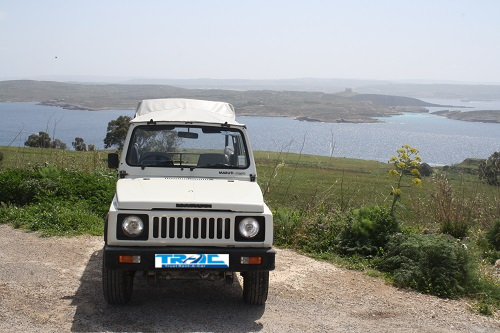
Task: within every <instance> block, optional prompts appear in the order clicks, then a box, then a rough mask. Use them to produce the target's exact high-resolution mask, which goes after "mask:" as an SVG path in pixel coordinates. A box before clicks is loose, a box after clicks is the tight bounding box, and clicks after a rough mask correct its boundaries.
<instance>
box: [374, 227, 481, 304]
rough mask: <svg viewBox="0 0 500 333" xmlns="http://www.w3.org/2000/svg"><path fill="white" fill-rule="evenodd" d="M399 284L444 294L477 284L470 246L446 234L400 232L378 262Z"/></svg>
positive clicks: (446, 295) (455, 294) (456, 294)
mask: <svg viewBox="0 0 500 333" xmlns="http://www.w3.org/2000/svg"><path fill="white" fill-rule="evenodd" d="M378 266H379V268H380V269H381V270H383V271H386V272H390V273H391V274H392V276H393V278H394V282H395V283H396V285H398V286H401V287H410V288H413V289H416V290H418V291H421V292H424V293H429V294H432V295H436V296H441V297H457V296H460V295H463V294H465V293H467V292H468V291H471V290H472V289H473V286H474V278H475V267H474V266H473V265H472V260H471V258H470V255H469V253H468V251H467V249H466V248H465V247H464V246H463V245H462V244H460V243H459V242H458V241H456V240H454V239H450V238H449V237H446V236H444V235H410V236H403V235H402V234H397V235H395V236H393V237H392V238H391V240H390V242H389V243H388V246H387V250H386V252H385V254H384V255H383V257H382V259H381V260H380V262H379V263H378Z"/></svg>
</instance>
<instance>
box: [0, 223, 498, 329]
mask: <svg viewBox="0 0 500 333" xmlns="http://www.w3.org/2000/svg"><path fill="white" fill-rule="evenodd" d="M102 246H103V242H102V240H101V238H100V237H90V236H81V237H76V238H58V237H55V238H39V237H37V236H36V235H35V234H32V233H25V232H23V231H20V230H15V229H13V228H11V227H10V226H7V225H0V331H1V332H18V331H24V332H67V331H76V332H80V331H104V332H109V331H129V332H135V331H141V332H148V331H164V332H179V331H180V332H191V331H197V332H199V331H202V332H205V331H209V332H247V331H254V332H255V331H262V332H500V320H499V319H498V315H497V317H496V318H487V317H483V316H479V315H476V314H473V313H471V312H470V311H468V310H467V309H468V307H469V306H468V304H467V302H466V301H463V300H461V301H454V300H443V299H439V298H436V297H432V296H427V295H422V294H418V293H414V292H410V291H404V290H398V289H396V288H394V287H392V286H389V285H387V284H385V283H384V282H383V281H382V280H380V279H374V278H372V277H369V276H367V275H365V274H363V273H360V272H355V271H349V270H345V269H340V268H337V267H336V266H334V265H331V264H328V263H324V262H319V261H315V260H313V259H310V258H307V257H304V256H301V255H298V254H296V253H295V252H293V251H288V250H279V251H278V254H277V263H276V264H277V269H276V270H275V271H274V272H272V273H271V280H270V293H269V298H268V301H267V304H266V305H265V306H248V305H246V304H244V303H243V301H242V299H241V298H242V287H241V281H238V282H235V283H234V284H233V285H231V286H225V285H224V284H223V282H222V281H215V282H211V281H168V282H164V283H161V284H159V285H156V286H153V287H147V286H146V281H145V279H144V278H143V276H142V275H138V276H137V277H136V280H135V285H134V288H135V289H134V296H133V297H132V301H131V302H130V303H129V304H128V305H126V306H110V305H107V304H106V302H105V301H104V299H103V297H102V290H101V273H100V267H101V248H102Z"/></svg>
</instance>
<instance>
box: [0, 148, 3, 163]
mask: <svg viewBox="0 0 500 333" xmlns="http://www.w3.org/2000/svg"><path fill="white" fill-rule="evenodd" d="M2 161H3V153H2V152H1V151H0V165H1V164H2Z"/></svg>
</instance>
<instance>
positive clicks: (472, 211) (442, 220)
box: [432, 177, 478, 238]
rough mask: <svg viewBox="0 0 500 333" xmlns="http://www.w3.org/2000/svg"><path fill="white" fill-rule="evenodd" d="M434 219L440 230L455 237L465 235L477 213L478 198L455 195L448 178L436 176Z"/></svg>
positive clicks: (433, 195)
mask: <svg viewBox="0 0 500 333" xmlns="http://www.w3.org/2000/svg"><path fill="white" fill-rule="evenodd" d="M436 185H437V187H436V191H435V192H434V193H433V194H432V198H433V199H434V202H433V203H434V206H435V209H434V220H435V221H436V222H438V223H439V224H440V232H442V233H444V234H448V235H451V236H453V237H455V238H463V237H466V236H467V234H468V233H469V228H470V226H471V224H472V222H473V220H474V217H475V216H476V214H477V200H478V198H474V197H472V198H471V197H466V196H461V197H457V196H456V195H455V193H454V191H453V189H452V186H451V184H450V182H449V181H448V179H446V178H445V177H437V178H436Z"/></svg>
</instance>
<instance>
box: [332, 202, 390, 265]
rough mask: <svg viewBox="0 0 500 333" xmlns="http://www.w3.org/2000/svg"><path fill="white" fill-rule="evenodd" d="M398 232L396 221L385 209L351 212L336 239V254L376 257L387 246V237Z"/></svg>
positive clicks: (375, 207)
mask: <svg viewBox="0 0 500 333" xmlns="http://www.w3.org/2000/svg"><path fill="white" fill-rule="evenodd" d="M399 230H400V226H399V223H398V221H397V220H396V219H395V218H394V216H392V215H391V213H390V211H389V210H387V209H385V208H382V207H379V206H373V207H364V208H361V209H356V210H353V211H351V212H350V213H349V214H348V216H347V219H346V224H345V227H344V229H343V230H342V231H341V232H340V233H339V235H338V237H337V240H338V252H339V253H341V254H347V255H353V254H362V255H365V256H367V255H376V254H377V253H378V252H379V251H380V250H381V249H384V248H385V247H386V246H387V242H388V240H389V237H390V236H391V235H392V234H395V233H397V232H398V231H399Z"/></svg>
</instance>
